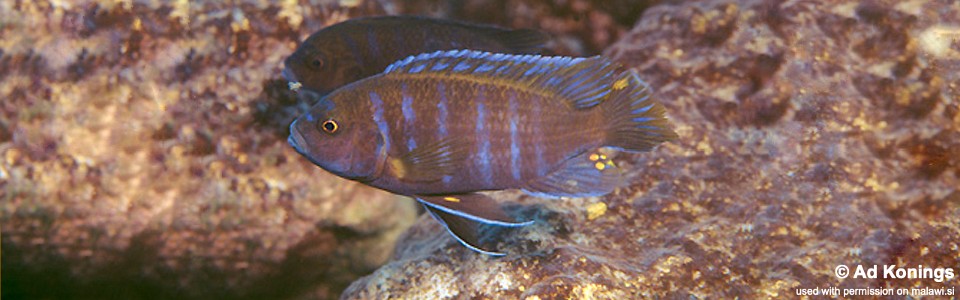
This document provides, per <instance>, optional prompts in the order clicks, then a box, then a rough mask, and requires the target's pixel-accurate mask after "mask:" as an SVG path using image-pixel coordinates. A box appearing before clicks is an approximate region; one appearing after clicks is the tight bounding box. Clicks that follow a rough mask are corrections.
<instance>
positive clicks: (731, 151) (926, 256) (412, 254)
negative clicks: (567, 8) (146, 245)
mask: <svg viewBox="0 0 960 300" xmlns="http://www.w3.org/2000/svg"><path fill="white" fill-rule="evenodd" d="M958 23H960V7H957V6H956V5H953V4H949V3H948V2H944V1H923V0H920V1H910V2H896V1H863V2H861V1H833V2H832V3H824V2H822V1H792V2H781V1H755V0H743V1H730V0H713V1H698V2H681V3H671V4H665V5H657V6H653V7H650V8H649V9H647V10H646V11H644V13H643V17H642V18H641V19H640V20H639V22H638V23H637V25H636V26H635V27H634V28H633V30H632V31H630V32H629V33H628V34H627V35H626V36H624V37H623V38H622V39H620V41H619V42H617V43H616V44H615V45H613V46H612V47H610V48H608V49H607V50H606V52H605V53H606V55H609V56H611V57H613V58H615V59H617V60H619V61H621V62H623V63H624V64H626V65H628V66H631V67H634V68H636V69H637V70H638V71H639V72H640V74H641V77H642V78H644V79H645V80H647V81H648V82H650V83H651V85H652V86H653V87H655V89H656V95H655V96H656V97H657V98H659V99H660V101H662V102H663V103H664V104H665V105H666V106H667V110H668V112H669V117H670V118H671V119H672V120H673V122H674V124H675V125H676V129H677V132H678V133H679V134H680V139H679V140H677V141H674V142H672V143H667V144H665V145H663V146H661V147H659V148H658V149H657V150H656V151H653V152H650V153H645V154H638V155H620V156H619V157H618V159H617V160H618V162H619V163H620V164H621V165H625V169H627V170H630V171H629V173H630V175H631V176H634V178H635V182H636V183H635V184H634V185H632V186H630V187H629V188H626V189H622V190H619V191H617V192H615V193H613V194H611V195H607V196H604V197H600V198H587V199H564V200H552V201H551V200H542V199H535V198H531V197H528V196H522V195H519V194H518V193H517V192H510V191H507V192H499V193H496V195H497V197H499V198H501V199H504V200H505V201H507V202H519V203H522V204H526V205H528V207H526V208H522V209H517V210H515V211H516V214H517V215H519V216H524V217H533V218H535V219H537V220H538V222H537V224H535V225H533V226H530V227H528V228H523V229H519V230H516V231H515V232H507V233H503V234H502V235H501V238H502V243H501V247H502V248H501V249H505V250H506V251H507V252H510V253H511V254H508V255H507V256H505V257H502V258H493V257H489V256H484V255H480V254H477V253H473V252H471V251H470V250H467V249H466V248H464V247H462V246H460V245H459V244H457V242H455V241H454V240H453V239H452V238H449V237H448V235H447V233H446V232H443V230H442V228H440V226H439V225H437V224H436V223H435V222H434V221H433V220H429V218H426V217H421V218H420V219H419V220H418V221H417V222H416V224H415V225H414V226H413V228H412V229H410V231H409V232H408V233H406V235H405V236H404V237H402V238H401V239H400V240H401V243H400V245H398V250H397V253H396V254H395V255H394V257H393V258H392V260H391V261H390V262H389V263H388V264H386V265H385V266H384V267H382V268H380V269H379V270H377V271H376V272H374V273H373V274H371V275H369V276H366V277H364V278H362V279H360V280H358V281H357V282H354V283H353V284H352V285H350V287H349V288H348V289H347V290H346V291H345V292H344V294H343V295H342V298H344V299H354V298H361V299H380V298H414V297H428V298H525V299H565V298H574V299H582V298H602V299H632V298H650V297H668V298H689V297H697V298H704V297H717V296H719V297H723V298H734V297H740V298H767V297H777V298H779V297H791V296H796V295H797V294H796V293H797V290H796V289H798V288H817V287H831V286H833V287H839V288H841V289H845V288H868V287H888V288H911V287H929V288H941V287H947V288H949V287H953V286H955V285H956V279H955V278H954V279H952V281H947V282H937V281H936V280H935V279H933V278H912V279H911V278H882V277H881V278H876V279H874V278H855V277H854V276H850V277H848V278H846V279H840V278H838V277H837V276H836V275H835V273H834V269H835V268H836V267H837V266H839V265H846V266H849V267H851V268H855V267H856V266H858V265H862V266H865V267H868V268H869V267H871V266H873V265H880V266H883V265H896V266H898V267H902V268H917V267H918V265H922V266H923V267H928V268H953V269H954V272H956V270H957V269H956V267H957V266H960V256H957V249H958V248H960V226H958V221H957V220H960V191H958V187H960V179H958V178H960V115H958V112H960V102H958V99H960V97H958V91H960V90H958V86H957V84H958V82H960V43H958V42H957V41H958V40H960V29H957V27H956V26H955V25H952V26H950V25H946V24H958ZM600 203H603V204H600ZM601 206H603V207H605V209H603V208H600V207H601ZM601 211H602V212H601ZM957 275H960V274H957Z"/></svg>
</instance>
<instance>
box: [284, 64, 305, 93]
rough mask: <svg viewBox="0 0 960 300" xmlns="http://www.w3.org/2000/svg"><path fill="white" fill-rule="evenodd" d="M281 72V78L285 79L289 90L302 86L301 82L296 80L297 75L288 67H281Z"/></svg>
mask: <svg viewBox="0 0 960 300" xmlns="http://www.w3.org/2000/svg"><path fill="white" fill-rule="evenodd" d="M281 74H282V75H283V79H284V80H286V81H287V86H289V87H290V90H293V91H296V90H298V89H299V88H300V87H301V86H303V84H301V83H300V80H297V75H294V74H293V71H291V70H290V68H283V72H282V73H281Z"/></svg>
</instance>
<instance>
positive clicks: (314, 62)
mask: <svg viewBox="0 0 960 300" xmlns="http://www.w3.org/2000/svg"><path fill="white" fill-rule="evenodd" d="M322 33H323V32H318V34H316V35H314V36H311V37H310V38H308V39H307V40H306V41H304V42H303V44H301V45H300V47H298V48H297V50H296V51H294V52H293V54H290V56H288V57H287V59H286V60H284V62H283V64H284V68H285V69H284V70H283V76H284V77H285V78H286V79H287V81H290V82H299V83H300V84H302V86H303V87H304V88H307V89H311V90H313V91H316V92H318V93H320V94H327V93H330V92H332V91H333V90H335V89H337V88H338V87H340V86H343V85H345V84H347V83H350V82H354V81H356V80H359V79H362V78H363V72H362V68H361V66H360V65H359V63H358V60H357V59H356V58H355V57H354V55H358V54H357V53H354V52H353V51H349V50H348V49H347V48H348V47H345V46H344V45H342V42H340V41H338V39H336V38H334V37H329V38H325V35H323V34H322Z"/></svg>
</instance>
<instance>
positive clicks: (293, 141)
mask: <svg viewBox="0 0 960 300" xmlns="http://www.w3.org/2000/svg"><path fill="white" fill-rule="evenodd" d="M287 144H290V146H291V147H293V150H297V153H300V154H304V153H303V150H301V149H300V145H303V144H304V141H303V135H301V134H300V131H297V120H294V121H293V123H290V135H289V136H287ZM304 155H306V154H304Z"/></svg>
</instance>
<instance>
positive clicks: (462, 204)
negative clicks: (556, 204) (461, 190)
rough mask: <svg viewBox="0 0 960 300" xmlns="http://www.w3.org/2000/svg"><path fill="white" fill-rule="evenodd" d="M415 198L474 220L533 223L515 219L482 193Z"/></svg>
mask: <svg viewBox="0 0 960 300" xmlns="http://www.w3.org/2000/svg"><path fill="white" fill-rule="evenodd" d="M416 198H417V201H420V202H421V203H423V205H426V206H428V207H431V208H434V209H437V210H441V211H443V212H445V213H448V214H452V215H456V216H459V217H461V218H466V219H469V220H471V221H474V222H479V223H483V224H488V225H494V226H501V227H520V226H526V225H530V224H533V221H525V222H517V221H515V220H514V219H513V218H511V217H510V216H508V215H507V214H506V212H504V211H503V209H502V208H501V207H500V204H499V203H497V202H496V201H495V200H493V199H492V198H490V197H487V196H485V195H483V194H478V193H468V194H457V195H440V196H422V195H418V196H416Z"/></svg>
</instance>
